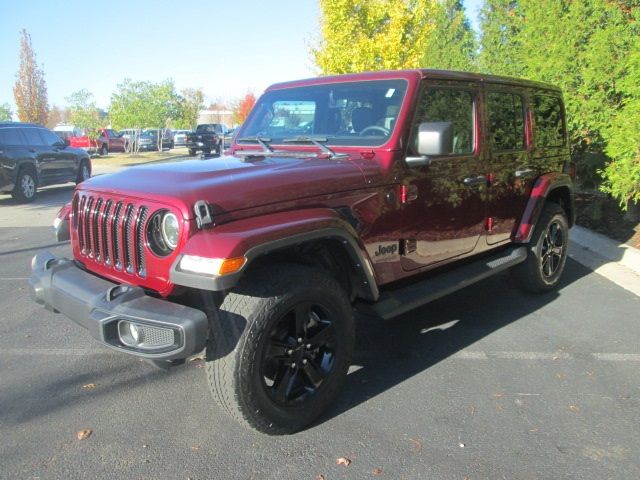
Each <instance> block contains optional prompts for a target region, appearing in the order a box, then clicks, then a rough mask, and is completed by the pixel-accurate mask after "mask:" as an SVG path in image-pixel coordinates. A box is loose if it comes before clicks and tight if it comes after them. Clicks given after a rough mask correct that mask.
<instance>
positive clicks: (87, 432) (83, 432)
mask: <svg viewBox="0 0 640 480" xmlns="http://www.w3.org/2000/svg"><path fill="white" fill-rule="evenodd" d="M92 433H93V430H89V429H88V428H85V429H84V430H80V431H79V432H78V433H76V438H77V439H78V440H86V439H87V438H89V437H90V436H91V434H92Z"/></svg>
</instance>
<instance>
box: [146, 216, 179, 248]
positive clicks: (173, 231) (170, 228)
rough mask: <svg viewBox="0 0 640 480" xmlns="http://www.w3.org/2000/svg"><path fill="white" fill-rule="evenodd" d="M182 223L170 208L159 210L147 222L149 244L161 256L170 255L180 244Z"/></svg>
mask: <svg viewBox="0 0 640 480" xmlns="http://www.w3.org/2000/svg"><path fill="white" fill-rule="evenodd" d="M179 237H180V224H179V223H178V217H176V216H175V215H174V214H173V213H171V212H170V211H169V210H165V209H163V210H158V211H157V212H155V213H154V214H153V215H151V218H149V221H148V222H147V245H148V246H149V248H150V249H151V251H152V252H153V253H155V254H156V255H158V256H160V257H166V256H167V255H170V254H171V253H172V252H173V251H174V250H175V249H176V247H177V246H178V239H179Z"/></svg>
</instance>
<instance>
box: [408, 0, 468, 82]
mask: <svg viewBox="0 0 640 480" xmlns="http://www.w3.org/2000/svg"><path fill="white" fill-rule="evenodd" d="M434 8H435V12H434V15H433V18H432V19H431V21H432V22H433V24H434V29H433V31H432V32H431V34H430V35H429V41H428V42H427V47H426V49H425V51H424V56H423V58H422V62H421V66H422V67H425V68H437V69H441V70H461V71H475V70H477V65H476V57H477V51H478V45H477V40H476V35H475V33H474V31H473V29H472V28H471V24H470V23H469V19H468V18H467V16H466V14H465V10H464V6H463V4H462V1H461V0H442V1H440V2H436V5H435V7H434Z"/></svg>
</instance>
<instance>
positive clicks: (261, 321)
mask: <svg viewBox="0 0 640 480" xmlns="http://www.w3.org/2000/svg"><path fill="white" fill-rule="evenodd" d="M570 160H571V158H570V153H569V141H568V138H567V129H566V119H565V110H564V106H563V100H562V93H561V92H560V90H559V89H558V88H556V87H553V86H552V85H547V84H542V83H537V82H531V81H526V80H517V79H513V78H506V77H496V76H491V75H480V74H472V73H461V72H445V71H440V70H408V71H399V72H374V73H362V74H354V75H344V76H335V77H324V78H322V77H319V78H313V79H308V80H302V81H298V82H290V83H281V84H278V85H274V86H272V87H270V88H269V89H267V91H266V92H265V93H264V95H263V96H262V97H261V98H260V99H259V100H258V102H257V103H256V106H255V107H254V108H253V110H252V111H251V113H250V115H249V117H248V118H247V120H246V121H245V122H244V124H243V125H242V127H240V130H239V132H238V133H237V135H235V136H234V139H233V142H232V145H231V148H230V151H229V154H226V155H223V156H221V157H219V158H216V159H211V160H206V161H203V160H191V161H183V162H174V163H158V164H154V165H145V166H142V167H133V168H128V169H126V170H122V171H121V172H119V173H115V174H111V175H100V176H97V177H94V178H91V179H89V180H87V181H85V182H83V183H81V184H80V185H78V187H77V188H76V191H75V192H74V194H73V199H72V201H71V202H70V203H69V204H67V205H66V206H65V207H63V209H62V210H61V211H60V213H59V214H58V220H57V226H58V228H57V232H58V235H59V239H60V240H66V239H70V240H71V247H72V251H73V259H65V258H56V257H55V256H53V255H52V254H51V253H49V252H43V253H39V254H38V255H37V256H36V257H35V258H34V259H33V261H32V277H31V282H30V283H31V286H32V288H33V291H34V297H35V299H36V301H38V302H39V303H41V304H44V305H45V306H46V308H48V309H49V310H50V311H53V312H61V313H62V314H64V315H66V316H67V317H69V318H70V319H71V320H72V321H74V322H76V323H78V324H79V325H81V326H83V327H85V328H86V329H88V331H89V333H90V334H91V335H92V336H93V337H94V338H95V339H96V340H98V341H99V342H100V343H102V344H104V345H107V346H109V347H110V348H113V349H115V350H118V351H120V352H123V353H127V354H129V355H135V356H138V357H142V358H146V359H148V360H150V361H152V362H154V363H156V364H158V365H164V366H167V367H168V366H170V365H174V364H177V363H180V362H184V360H185V359H186V358H187V357H189V356H191V355H194V354H198V353H200V352H203V351H204V352H205V355H206V360H207V370H206V372H207V380H208V381H209V384H210V387H211V392H212V394H213V397H214V399H215V400H216V401H217V403H218V404H219V405H220V406H221V407H222V409H223V410H225V411H226V412H228V413H230V414H231V415H232V416H233V417H234V418H236V419H238V420H239V421H240V422H241V423H243V424H245V425H249V426H251V427H253V428H255V429H257V430H260V431H263V432H267V433H271V434H281V433H291V432H295V431H297V430H300V429H302V428H305V427H306V426H308V425H309V424H311V423H312V422H313V421H314V420H315V419H316V418H318V416H319V415H321V414H322V412H323V411H325V410H326V409H327V408H331V405H332V404H333V402H334V401H335V400H336V398H337V396H338V394H339V393H340V392H341V390H343V385H344V383H345V382H348V381H349V377H347V371H348V369H349V366H350V364H351V355H352V352H353V349H354V341H355V335H356V331H355V314H354V312H361V313H365V314H366V317H364V318H363V322H362V328H364V329H366V328H367V321H368V320H369V318H370V317H371V316H372V315H375V316H377V317H381V318H384V319H388V318H391V317H393V316H396V315H399V314H401V313H404V312H406V311H408V310H410V309H413V308H416V307H418V306H420V305H423V304H425V303H426V302H430V301H432V300H435V299H438V298H440V297H442V296H444V295H447V294H449V293H451V292H454V291H456V290H458V289H460V288H463V287H466V286H467V285H470V284H472V283H475V282H478V281H480V280H482V279H484V278H487V277H489V276H491V275H495V274H497V273H500V272H504V271H506V270H507V269H510V270H511V271H512V274H513V277H514V280H515V283H517V284H518V285H519V286H521V287H522V288H524V289H526V290H529V291H531V292H546V291H550V290H553V289H555V288H558V286H559V285H561V275H562V272H563V270H564V266H565V263H566V260H567V252H568V247H569V228H570V227H571V225H572V224H573V221H574V217H575V213H574V212H575V208H574V196H573V183H572V179H571V177H570V175H569V174H568V171H569V163H570ZM505 286H506V283H505ZM502 293H503V292H500V291H496V292H495V295H496V296H500V295H501V294H502ZM547 298H553V297H547ZM538 301H542V302H544V301H545V300H544V299H543V300H538ZM466 307H467V308H469V309H471V310H472V311H473V310H474V309H483V308H486V306H485V305H482V304H479V305H472V304H470V305H467V306H466ZM435 311H436V309H433V310H431V312H432V313H433V312H435ZM367 317H369V318H367ZM389 328H390V329H391V328H392V327H391V326H389ZM358 333H361V332H358ZM390 341H393V339H392V338H390ZM365 343H366V342H362V345H363V346H365ZM374 347H375V346H372V347H371V348H374ZM407 355H411V353H410V352H408V353H407ZM350 388H352V389H353V388H358V386H356V385H352V386H351V387H350ZM438 394H439V393H438V392H427V393H425V395H426V396H427V397H428V396H429V395H438ZM150 400H151V401H153V399H150ZM155 400H156V401H162V399H155ZM425 401H426V402H428V398H427V399H426V400H425ZM189 408H192V405H191V404H185V405H184V408H183V410H181V411H180V412H179V413H180V415H188V409H189ZM185 410H186V411H187V413H185Z"/></svg>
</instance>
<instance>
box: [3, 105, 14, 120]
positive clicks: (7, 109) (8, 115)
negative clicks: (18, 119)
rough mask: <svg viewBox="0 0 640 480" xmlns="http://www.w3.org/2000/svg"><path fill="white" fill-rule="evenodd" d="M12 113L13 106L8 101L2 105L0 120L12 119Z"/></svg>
mask: <svg viewBox="0 0 640 480" xmlns="http://www.w3.org/2000/svg"><path fill="white" fill-rule="evenodd" d="M12 115H13V112H12V111H11V106H10V105H9V104H8V103H3V104H2V105H0V122H6V121H10V120H11V116H12Z"/></svg>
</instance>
